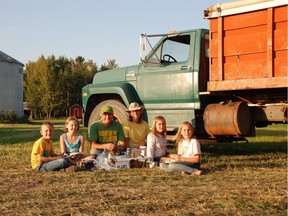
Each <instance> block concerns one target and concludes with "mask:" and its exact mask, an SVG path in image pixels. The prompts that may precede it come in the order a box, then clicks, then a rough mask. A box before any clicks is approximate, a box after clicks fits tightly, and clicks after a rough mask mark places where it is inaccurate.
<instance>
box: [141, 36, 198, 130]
mask: <svg viewBox="0 0 288 216" xmlns="http://www.w3.org/2000/svg"><path fill="white" fill-rule="evenodd" d="M195 40H196V32H189V33H181V35H176V36H175V35H174V36H167V37H166V38H163V39H162V41H161V42H160V43H158V44H157V45H156V48H155V50H154V51H152V52H151V53H150V55H148V58H147V61H146V63H143V64H142V65H141V67H140V68H139V72H138V77H137V91H138V94H139V95H140V98H141V100H142V102H143V103H144V105H145V108H146V110H147V114H148V120H149V119H150V121H151V118H154V117H155V116H156V115H159V114H162V115H164V113H165V115H164V116H165V118H166V120H167V121H169V125H174V126H176V127H177V126H179V123H181V121H182V120H189V119H191V116H192V115H193V114H192V112H191V110H192V109H195V107H197V106H198V105H199V104H198V103H199V100H198V99H199V98H198V96H197V95H198V90H196V92H195V88H197V87H198V86H197V85H194V84H195V83H197V82H198V77H197V76H198V74H197V73H194V61H193V59H194V55H195V53H194V49H195V47H194V46H195ZM195 93H197V94H195ZM175 113H176V114H177V113H179V115H175ZM176 119H177V120H176Z"/></svg>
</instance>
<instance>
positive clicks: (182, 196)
mask: <svg viewBox="0 0 288 216" xmlns="http://www.w3.org/2000/svg"><path fill="white" fill-rule="evenodd" d="M54 123H55V125H56V133H55V136H54V139H53V141H54V147H55V150H56V151H58V152H59V149H60V148H59V136H60V134H61V133H62V127H63V124H64V122H63V121H54ZM39 127H40V122H33V123H32V124H29V125H28V124H15V125H11V124H4V125H3V124H1V125H0V158H1V162H0V194H1V196H0V215H66V216H68V215H139V216H140V215H231V216H232V215H283V216H284V215H287V126H286V125H273V126H269V127H268V128H263V129H257V137H253V138H248V140H249V143H228V144H227V143H201V148H202V152H203V161H202V169H203V170H204V172H205V175H202V176H185V177H183V176H181V175H180V174H177V173H175V174H169V173H164V172H163V171H161V170H160V169H158V168H153V169H149V168H143V169H127V170H117V171H110V172H105V171H96V172H74V173H65V172H48V173H35V172H33V171H31V165H30V154H31V150H32V146H33V143H34V142H35V141H36V140H37V139H38V138H39V137H40V134H39ZM81 132H82V133H84V134H85V135H86V136H87V130H86V129H85V128H81ZM85 151H86V152H88V151H89V148H88V144H86V149H85ZM172 151H174V149H172Z"/></svg>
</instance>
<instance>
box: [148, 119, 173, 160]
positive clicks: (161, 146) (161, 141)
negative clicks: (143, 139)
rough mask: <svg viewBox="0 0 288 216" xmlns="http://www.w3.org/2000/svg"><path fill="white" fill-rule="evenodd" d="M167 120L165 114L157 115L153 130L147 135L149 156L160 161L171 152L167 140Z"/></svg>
mask: <svg viewBox="0 0 288 216" xmlns="http://www.w3.org/2000/svg"><path fill="white" fill-rule="evenodd" d="M166 132H167V129H166V120H165V118H164V117H163V116H157V117H155V119H154V121H153V125H152V132H150V133H149V134H148V136H147V157H151V158H152V159H153V161H156V162H159V161H160V159H161V158H162V157H165V156H166V157H167V156H168V154H169V152H168V149H167V141H166Z"/></svg>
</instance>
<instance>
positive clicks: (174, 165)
mask: <svg viewBox="0 0 288 216" xmlns="http://www.w3.org/2000/svg"><path fill="white" fill-rule="evenodd" d="M199 168H200V163H197V164H193V163H188V162H171V163H163V164H162V169H163V170H164V171H166V172H187V173H192V172H194V171H196V170H197V169H199Z"/></svg>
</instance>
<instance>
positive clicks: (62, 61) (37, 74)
mask: <svg viewBox="0 0 288 216" xmlns="http://www.w3.org/2000/svg"><path fill="white" fill-rule="evenodd" d="M116 67H118V65H117V64H116V62H115V60H108V61H107V63H106V64H102V65H101V66H100V68H98V66H97V64H96V63H94V62H93V61H92V60H85V59H84V58H83V57H81V56H78V57H76V58H75V59H72V58H70V59H68V58H67V57H65V56H60V57H59V58H55V56H54V55H52V56H49V57H47V58H45V57H44V56H43V55H42V56H40V57H39V59H38V60H37V61H35V62H33V61H29V62H28V63H27V64H26V65H25V73H24V101H26V102H27V106H28V108H29V109H30V118H34V117H35V118H41V117H46V118H50V117H62V116H68V110H69V107H70V106H72V105H73V104H76V103H78V104H80V105H81V104H82V97H81V96H82V92H81V91H82V88H83V87H84V86H85V85H87V84H90V83H92V81H93V77H94V75H95V74H96V73H97V72H98V71H104V70H109V69H113V68H116Z"/></svg>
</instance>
